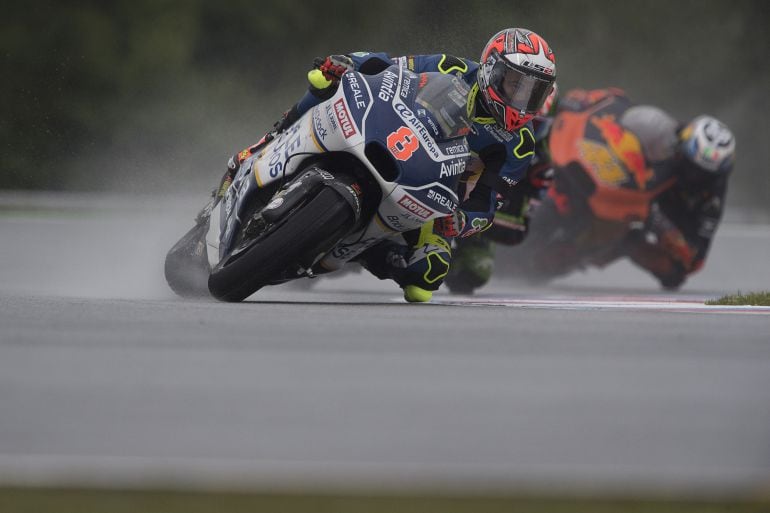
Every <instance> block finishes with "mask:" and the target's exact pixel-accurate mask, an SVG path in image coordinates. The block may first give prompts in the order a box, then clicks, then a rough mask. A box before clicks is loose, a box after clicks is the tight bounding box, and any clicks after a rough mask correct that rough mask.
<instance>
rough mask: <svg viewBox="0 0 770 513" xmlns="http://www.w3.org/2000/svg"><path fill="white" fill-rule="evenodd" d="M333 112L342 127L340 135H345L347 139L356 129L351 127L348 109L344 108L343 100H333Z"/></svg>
mask: <svg viewBox="0 0 770 513" xmlns="http://www.w3.org/2000/svg"><path fill="white" fill-rule="evenodd" d="M334 113H335V114H336V115H337V120H338V121H339V122H340V127H342V135H344V136H345V139H349V138H350V136H351V135H353V134H355V133H356V129H355V128H353V122H352V121H351V120H350V114H348V109H347V108H345V102H344V101H342V100H341V99H340V100H337V101H336V102H334Z"/></svg>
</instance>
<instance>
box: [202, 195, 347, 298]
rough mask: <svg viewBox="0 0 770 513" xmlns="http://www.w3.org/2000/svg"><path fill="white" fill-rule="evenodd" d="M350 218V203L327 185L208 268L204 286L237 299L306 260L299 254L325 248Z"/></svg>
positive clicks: (310, 255)
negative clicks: (207, 279)
mask: <svg viewBox="0 0 770 513" xmlns="http://www.w3.org/2000/svg"><path fill="white" fill-rule="evenodd" d="M354 223H355V216H354V214H353V210H352V209H351V207H350V205H349V204H348V203H347V202H346V201H345V200H344V199H343V198H341V197H340V196H339V194H338V193H337V192H335V191H334V190H333V189H331V188H329V187H321V189H320V191H319V193H318V194H317V195H316V196H315V197H313V198H312V199H310V200H309V201H308V202H307V203H305V204H304V205H302V206H300V207H298V208H297V209H295V210H293V211H292V212H290V213H289V214H288V215H287V216H285V217H284V218H283V219H281V220H279V221H277V222H276V223H274V224H273V225H271V226H269V227H268V228H267V229H266V231H265V232H264V233H263V234H260V235H259V236H257V238H256V239H255V240H248V241H246V242H245V243H244V244H245V245H247V246H248V245H249V244H250V247H247V248H246V249H243V250H241V251H238V250H236V251H233V253H231V255H229V256H227V257H225V258H224V259H223V260H222V262H220V263H219V264H217V266H216V267H214V269H213V270H212V272H211V275H210V276H209V281H208V288H209V291H210V292H211V294H212V295H213V296H214V297H215V298H217V299H220V300H222V301H242V300H244V299H246V298H247V297H249V296H250V295H251V294H253V293H254V292H256V291H257V290H259V289H260V288H262V287H263V286H265V285H267V284H269V283H271V282H274V281H276V279H277V278H279V277H280V275H281V274H282V272H283V271H284V270H286V269H287V268H289V267H291V266H294V265H303V266H304V265H309V264H310V263H312V262H304V261H303V260H304V259H307V258H313V257H315V256H316V255H318V254H320V253H321V252H323V251H327V250H328V249H329V248H331V247H332V246H333V245H334V244H336V243H337V242H338V241H339V240H340V238H341V237H342V236H343V235H344V234H346V233H347V232H348V231H349V230H350V229H351V228H352V227H353V224H354Z"/></svg>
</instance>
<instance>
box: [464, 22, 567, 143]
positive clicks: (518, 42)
mask: <svg viewBox="0 0 770 513" xmlns="http://www.w3.org/2000/svg"><path fill="white" fill-rule="evenodd" d="M476 80H477V81H478V84H479V90H480V92H481V96H482V98H483V99H484V102H485V103H486V107H487V109H488V110H489V112H490V114H492V116H493V117H494V118H495V120H496V121H497V122H498V123H499V124H500V125H501V126H503V127H505V129H506V130H508V131H509V132H510V131H513V130H516V129H518V128H521V127H522V126H524V125H525V124H526V123H527V122H528V121H529V120H530V119H532V118H533V117H534V116H535V114H537V112H538V110H540V108H541V107H542V106H543V104H544V103H545V100H546V98H548V95H549V94H551V91H552V89H553V84H554V82H555V80H556V59H555V57H554V55H553V51H551V48H550V47H549V46H548V43H546V41H545V39H543V38H542V37H540V36H538V35H537V34H535V33H534V32H532V31H530V30H527V29H523V28H509V29H505V30H501V31H500V32H498V33H497V34H495V35H494V36H492V39H490V40H489V42H488V43H487V45H486V46H485V47H484V51H483V52H482V53H481V59H480V63H479V71H478V74H477V75H476Z"/></svg>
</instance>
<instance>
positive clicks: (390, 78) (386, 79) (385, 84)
mask: <svg viewBox="0 0 770 513" xmlns="http://www.w3.org/2000/svg"><path fill="white" fill-rule="evenodd" d="M396 80H398V75H396V74H395V73H393V72H392V71H390V70H387V71H385V73H384V74H383V76H382V85H381V86H380V91H379V92H378V93H377V97H378V98H379V99H380V100H382V101H384V102H389V101H390V100H391V99H392V98H393V96H394V95H395V94H396Z"/></svg>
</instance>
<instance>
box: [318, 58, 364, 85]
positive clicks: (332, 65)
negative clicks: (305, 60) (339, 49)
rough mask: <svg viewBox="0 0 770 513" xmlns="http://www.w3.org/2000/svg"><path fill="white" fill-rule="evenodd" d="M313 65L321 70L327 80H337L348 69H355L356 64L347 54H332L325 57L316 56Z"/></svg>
mask: <svg viewBox="0 0 770 513" xmlns="http://www.w3.org/2000/svg"><path fill="white" fill-rule="evenodd" d="M313 67H314V68H315V69H318V70H320V71H321V73H323V76H324V78H325V79H326V80H329V81H331V82H335V81H338V80H339V79H340V78H342V75H344V74H345V72H346V71H351V70H354V69H355V64H354V63H353V59H351V58H350V57H348V56H347V55H330V56H328V57H325V58H324V57H316V58H315V59H314V60H313Z"/></svg>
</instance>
